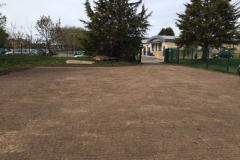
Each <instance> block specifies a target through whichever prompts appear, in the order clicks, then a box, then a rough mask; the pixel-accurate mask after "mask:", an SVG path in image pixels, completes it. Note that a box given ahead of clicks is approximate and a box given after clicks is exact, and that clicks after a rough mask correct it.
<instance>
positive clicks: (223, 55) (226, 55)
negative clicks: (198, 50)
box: [213, 51, 233, 58]
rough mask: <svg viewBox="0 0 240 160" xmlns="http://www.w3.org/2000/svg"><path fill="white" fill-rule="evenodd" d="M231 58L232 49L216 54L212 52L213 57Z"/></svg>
mask: <svg viewBox="0 0 240 160" xmlns="http://www.w3.org/2000/svg"><path fill="white" fill-rule="evenodd" d="M228 57H229V58H233V53H232V51H230V53H229V51H221V52H219V53H218V54H214V55H213V58H228Z"/></svg>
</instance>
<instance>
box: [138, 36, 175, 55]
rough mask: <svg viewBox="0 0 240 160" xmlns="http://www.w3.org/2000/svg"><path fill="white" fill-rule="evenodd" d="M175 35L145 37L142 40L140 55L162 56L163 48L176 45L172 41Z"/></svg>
mask: <svg viewBox="0 0 240 160" xmlns="http://www.w3.org/2000/svg"><path fill="white" fill-rule="evenodd" d="M176 38H177V37H175V36H164V35H157V36H153V37H151V38H145V39H143V40H142V46H143V48H142V55H145V56H150V55H154V56H156V57H162V56H163V53H164V49H165V48H175V47H177V46H176V44H175V43H174V40H175V39H176Z"/></svg>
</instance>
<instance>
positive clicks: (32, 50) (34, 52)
mask: <svg viewBox="0 0 240 160" xmlns="http://www.w3.org/2000/svg"><path fill="white" fill-rule="evenodd" d="M29 53H30V54H32V55H37V54H38V51H37V50H36V49H30V50H29Z"/></svg>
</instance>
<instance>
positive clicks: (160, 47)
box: [158, 43, 162, 51]
mask: <svg viewBox="0 0 240 160" xmlns="http://www.w3.org/2000/svg"><path fill="white" fill-rule="evenodd" d="M158 50H159V51H162V43H159V48H158Z"/></svg>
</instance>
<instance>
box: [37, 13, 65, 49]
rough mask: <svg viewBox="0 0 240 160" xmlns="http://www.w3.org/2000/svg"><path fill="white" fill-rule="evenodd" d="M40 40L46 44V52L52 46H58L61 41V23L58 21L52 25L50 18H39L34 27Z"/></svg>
mask: <svg viewBox="0 0 240 160" xmlns="http://www.w3.org/2000/svg"><path fill="white" fill-rule="evenodd" d="M35 28H36V30H37V31H38V33H39V36H40V37H41V39H42V40H43V41H44V42H45V43H46V44H47V48H48V50H50V49H51V45H52V44H55V45H57V44H59V43H60V41H61V38H60V37H61V34H62V33H61V31H62V30H61V22H60V19H59V20H58V21H57V22H56V23H53V21H52V20H51V18H50V16H48V17H47V16H44V15H43V16H41V17H40V19H39V20H38V21H37V23H36V25H35Z"/></svg>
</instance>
